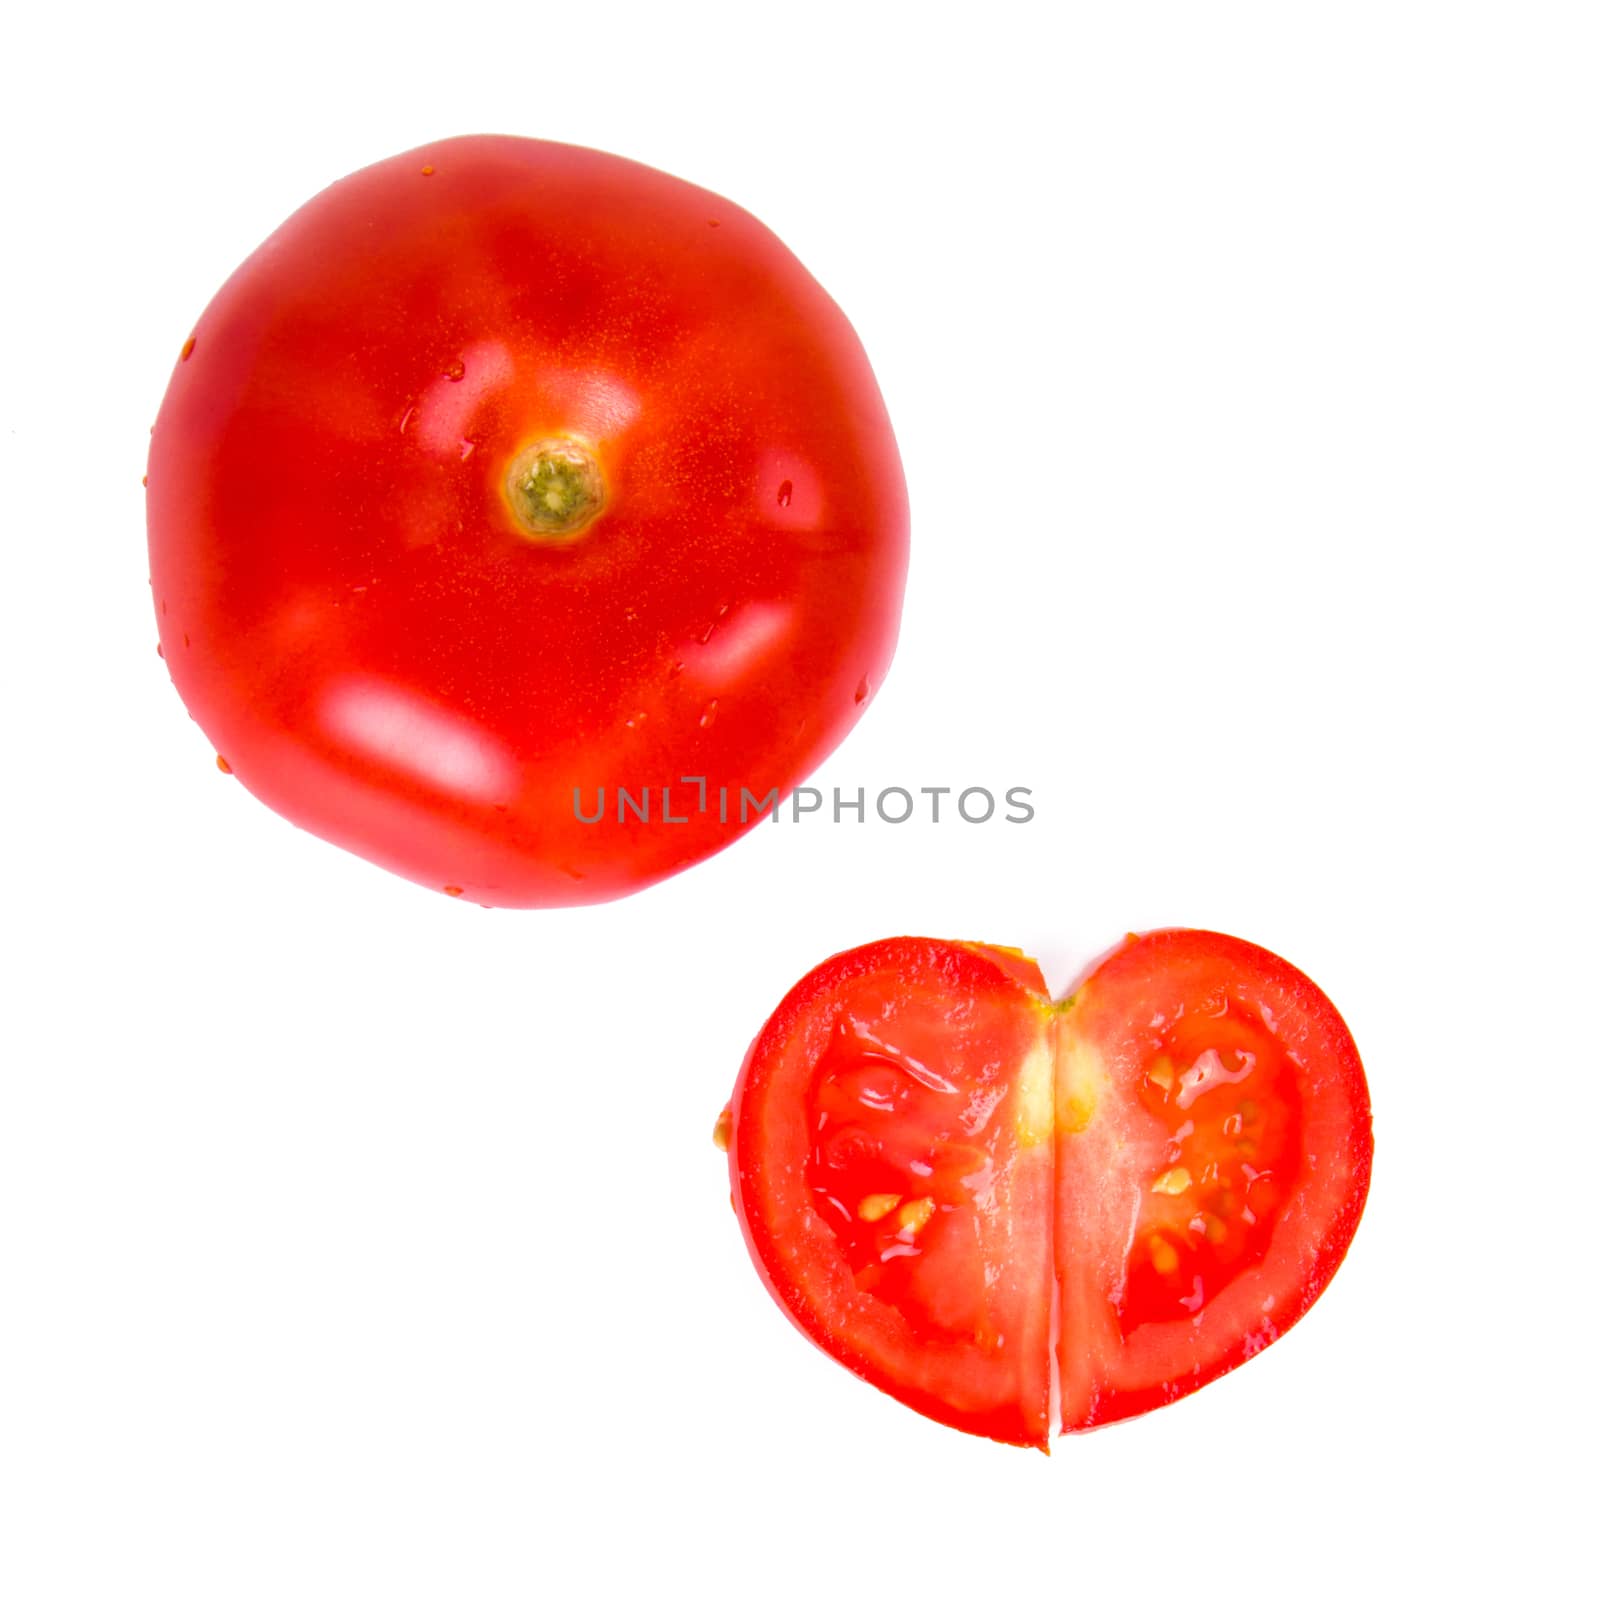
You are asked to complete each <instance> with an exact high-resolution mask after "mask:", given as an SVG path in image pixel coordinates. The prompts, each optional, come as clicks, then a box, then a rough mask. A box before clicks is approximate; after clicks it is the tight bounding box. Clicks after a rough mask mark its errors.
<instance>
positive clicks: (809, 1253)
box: [724, 930, 1372, 1448]
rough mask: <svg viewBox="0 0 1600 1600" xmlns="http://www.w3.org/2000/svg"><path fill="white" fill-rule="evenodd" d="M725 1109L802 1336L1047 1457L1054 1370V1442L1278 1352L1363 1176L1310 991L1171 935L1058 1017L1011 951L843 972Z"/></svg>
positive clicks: (1362, 1127)
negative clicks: (1269, 1348)
mask: <svg viewBox="0 0 1600 1600" xmlns="http://www.w3.org/2000/svg"><path fill="white" fill-rule="evenodd" d="M727 1119H728V1120H727V1122H726V1124H725V1125H724V1134H725V1137H726V1141H727V1143H728V1147H729V1161H730V1169H731V1174H732V1179H733V1197H734V1208H735V1210H736V1211H737V1213H738V1215H739V1219H740V1222H741V1224H742V1226H743V1228H744V1232H745V1237H746V1240H747V1242H748V1243H749V1246H750V1250H751V1253H752V1255H753V1257H754V1259H755V1261H756V1264H757V1266H758V1268H759V1270H760V1271H761V1274H762V1277H763V1279H764V1280H765V1282H766V1283H767V1286H768V1288H769V1289H770V1290H771V1292H772V1294H773V1295H774V1297H775V1298H776V1299H777V1300H778V1302H779V1304H780V1305H782V1306H783V1308H784V1309H785V1310H786V1311H787V1312H788V1313H789V1315H790V1316H791V1318H792V1319H793V1320H794V1321H795V1322H796V1323H797V1324H798V1325H799V1326H800V1327H801V1329H802V1330H803V1331H804V1332H806V1333H807V1334H808V1335H809V1336H810V1337H811V1338H812V1339H814V1340H815V1341H816V1342H817V1343H818V1344H820V1345H821V1346H822V1347H823V1348H824V1349H825V1350H827V1351H828V1352H829V1353H830V1354H831V1355H834V1356H836V1357H837V1358H838V1359H839V1360H840V1361H842V1362H843V1363H844V1364H845V1365H846V1366H848V1367H850V1368H851V1369H852V1370H853V1371H855V1372H856V1373H858V1374H859V1375H860V1376H862V1377H864V1378H866V1379H867V1380H868V1381H870V1382H872V1383H875V1384H877V1385H878V1386H879V1387H880V1388H882V1389H885V1390H887V1391H888V1392H889V1393H890V1394H893V1395H894V1396H895V1397H896V1398H897V1399H900V1400H903V1401H905V1402H906V1403H907V1404H908V1405H911V1406H913V1407H915V1408H916V1409H917V1410H919V1411H922V1412H924V1413H926V1414H927V1415H929V1416H932V1417H936V1418H937V1419H938V1420H940V1421H942V1422H947V1423H950V1424H952V1425H954V1426H956V1427H959V1428H963V1429H966V1430H967V1431H969V1432H973V1433H979V1434H984V1435H987V1436H988V1437H991V1438H995V1439H1001V1440H1004V1441H1006V1442H1008V1443H1014V1444H1031V1445H1037V1446H1039V1447H1041V1448H1043V1447H1044V1446H1045V1444H1046V1441H1047V1438H1048V1434H1049V1430H1050V1425H1051V1421H1052V1419H1051V1417H1050V1415H1049V1397H1050V1393H1051V1387H1052V1379H1054V1381H1055V1384H1056V1388H1057V1392H1058V1394H1059V1414H1058V1416H1057V1418H1056V1419H1055V1420H1056V1421H1057V1422H1058V1424H1059V1426H1060V1428H1061V1430H1062V1431H1063V1432H1071V1431H1075V1430H1078V1429H1083V1428H1092V1427H1096V1426H1099V1425H1100V1424H1102V1423H1106V1422H1112V1421H1116V1420H1118V1419H1120V1418H1124V1417H1129V1416H1133V1415H1136V1414H1137V1413H1139V1412H1143V1411H1148V1410H1151V1409H1153V1408H1155V1407H1157V1406H1161V1405H1165V1404H1167V1403H1168V1402H1170V1401H1172V1400H1175V1399H1177V1398H1179V1397H1180V1396H1181V1395H1183V1394H1187V1393H1188V1392H1190V1391H1191V1390H1193V1389H1195V1388H1198V1387H1199V1386H1200V1385H1201V1384H1203V1383H1207V1382H1209V1381H1210V1380H1211V1379H1212V1378H1215V1377H1218V1376H1220V1375H1221V1374H1222V1373H1224V1372H1226V1371H1228V1370H1229V1369H1230V1368H1232V1367H1235V1366H1237V1365H1238V1364H1239V1363H1240V1362H1242V1361H1244V1360H1246V1359H1247V1358H1248V1357H1250V1356H1252V1355H1254V1354H1256V1353H1257V1351H1259V1350H1261V1349H1264V1348H1265V1347H1266V1345H1268V1344H1269V1343H1271V1342H1272V1341H1273V1340H1275V1339H1276V1338H1278V1336H1279V1335H1280V1334H1282V1333H1283V1332H1284V1331H1285V1330H1286V1329H1287V1328H1289V1327H1290V1326H1291V1325H1292V1324H1293V1323H1294V1322H1296V1321H1297V1320H1298V1319H1299V1318H1300V1317H1301V1316H1302V1315H1303V1314H1304V1312H1305V1311H1306V1309H1307V1308H1308V1307H1309V1306H1310V1305H1311V1303H1312V1301H1314V1300H1315V1299H1316V1297H1317V1296H1318V1295H1319V1294H1320V1293H1321V1292H1322V1290H1323V1288H1324V1287H1325V1286H1326V1284H1327V1282H1328V1280H1329V1278H1331V1276H1332V1275H1333V1272H1334V1269H1335V1268H1336V1267H1337V1266H1338V1264H1339V1262H1340V1261H1341V1260H1342V1259H1343V1256H1344V1253H1345V1250H1346V1249H1347V1247H1348V1245H1349V1242H1350V1238H1351V1236H1352V1234H1353V1233H1354V1231H1355V1226H1356V1223H1357V1221H1358V1220H1359V1218H1360V1215H1361V1209H1362V1205H1363V1203H1364V1201H1365V1198H1366V1192H1367V1182H1368V1175H1369V1172H1370V1168H1371V1160H1372V1131H1371V1110H1370V1103H1369V1100H1368V1097H1367V1088H1366V1079H1365V1076H1364V1074H1363V1072H1362V1068H1361V1062H1360V1058H1359V1057H1358V1055H1357V1054H1356V1049H1355V1045H1354V1043H1353V1042H1352V1040H1351V1038H1350V1034H1349V1031H1348V1030H1347V1029H1346V1027H1345V1025H1344V1023H1343V1021H1342V1020H1341V1019H1340V1017H1339V1014H1338V1013H1337V1012H1336V1011H1335V1010H1334V1008H1333V1006H1332V1004H1331V1003H1330V1002H1329V1001H1328V999H1327V998H1326V996H1324V995H1323V994H1322V992H1321V991H1320V990H1319V989H1317V988H1316V987H1315V985H1313V984H1312V983H1311V982H1310V980H1309V979H1307V978H1306V977H1305V976H1304V975H1303V974H1301V973H1299V972H1297V971H1296V970H1295V969H1294V968H1293V967H1291V966H1289V965H1288V963H1286V962H1284V961H1281V960H1280V959H1279V958H1278V957H1276V956H1274V955H1271V954H1269V953H1268V952H1267V951H1265V950H1262V949H1260V948H1259V947H1258V946H1255V945H1251V944H1246V943H1244V942H1243V941H1242V940H1238V939H1231V938H1228V937H1226V936H1225V935H1222V934H1215V933H1201V932H1194V931H1190V930H1167V931H1163V932H1159V933H1153V934H1149V935H1146V936H1145V937H1143V938H1137V939H1130V940H1129V941H1128V943H1127V944H1125V945H1124V946H1123V947H1121V948H1120V949H1118V950H1117V951H1115V952H1114V953H1113V954H1112V955H1111V956H1109V957H1108V958H1107V959H1106V960H1105V961H1104V962H1102V963H1101V964H1100V966H1099V967H1097V968H1096V970H1095V971H1094V972H1093V973H1091V974H1090V976H1089V977H1088V978H1087V979H1086V980H1085V981H1084V983H1083V984H1082V985H1081V987H1080V988H1079V989H1078V991H1077V992H1076V993H1075V994H1074V995H1073V996H1071V997H1070V998H1069V999H1067V1000H1065V1001H1062V1002H1060V1003H1059V1004H1056V1003H1053V1002H1052V1001H1051V1000H1050V997H1049V995H1048V993H1047V991H1046V990H1045V987H1044V984H1043V982H1042V980H1041V979H1040V977H1039V973H1038V969H1037V968H1036V967H1034V966H1033V965H1032V963H1030V962H1028V961H1027V960H1026V958H1024V957H1020V956H1018V955H1017V954H1016V953H1015V952H1012V951H1006V950H998V949H994V948H990V947H984V946H971V945H958V944H950V943H945V942H943V941H939V940H931V939H894V940H888V941H885V942H883V943H880V944H875V945H867V946H865V947H863V948H862V949H859V950H855V951H851V952H849V953H848V954H846V955H842V956H837V957H835V958H834V959H833V960H832V961H829V962H825V963H824V964H823V965H822V966H821V967H819V968H817V970H816V971H815V972H813V973H812V974H811V975H810V976H809V977H807V978H806V979H804V980H803V981H802V982H801V983H800V985H799V986H798V987H797V988H796V989H795V990H794V991H793V992H792V993H791V994H790V995H789V996H788V998H787V999H785V1000H784V1002H783V1004H782V1005H781V1006H780V1007H779V1008H778V1010H777V1012H776V1013H774V1015H773V1017H772V1019H771V1020H770V1021H769V1022H768V1023H767V1026H766V1027H765V1028H764V1029H763V1030H762V1032H761V1034H760V1036H759V1037H758V1038H757V1040H756V1042H755V1044H754V1045H753V1046H752V1048H751V1051H750V1054H749V1056H748V1057H747V1059H746V1061H745V1065H744V1068H743V1071H742V1072H741V1074H740V1077H739V1082H738V1085H737V1086H736V1088H735V1091H734V1097H733V1100H732V1102H731V1103H730V1106H729V1109H728V1113H727ZM1052 1316H1054V1318H1055V1321H1056V1324H1057V1331H1056V1335H1055V1339H1054V1343H1053V1347H1052V1339H1051V1333H1050V1329H1051V1324H1052Z"/></svg>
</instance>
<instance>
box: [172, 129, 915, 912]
mask: <svg viewBox="0 0 1600 1600" xmlns="http://www.w3.org/2000/svg"><path fill="white" fill-rule="evenodd" d="M148 494H149V531H150V557H151V576H152V585H153V589H154V594H155V601H156V611H157V617H158V623H159V627H160V635H161V646H162V654H163V655H164V657H165V659H166V662H167V666H168V668H169V670H170V672H171V674H172V677H173V681H174V683H175V684H176V686H177V688H178V690H179V692H180V694H181V695H182V697H183V699H184V701H185V703H186V704H187V705H188V707H189V710H190V712H191V714H192V715H193V716H194V718H195V719H196V721H198V722H199V724H200V725H201V727H202V728H203V729H204V730H205V732H206V733H207V735H208V736H209V737H210V739H211V741H212V743H213V744H214V746H215V747H216V750H217V752H218V753H219V755H220V756H221V757H222V758H223V759H224V760H225V761H226V763H227V770H231V771H232V773H233V774H234V775H235V776H236V777H238V779H239V780H240V781H241V782H242V783H244V784H245V785H246V786H247V787H248V788H249V789H250V790H252V791H253V792H254V793H255V794H256V795H257V796H258V797H259V798H261V799H262V800H264V801H265V802H266V803H267V804H268V805H270V806H272V807H273V808H275V809H276V810H278V811H280V812H281V813H283V814H284V815H285V816H287V817H288V818H290V819H291V820H292V821H294V822H296V823H298V824H300V825H301V826H302V827H305V828H307V829H309V830H311V831H312V832H314V833H317V834H320V835H322V836H323V837H325V838H327V839H330V840H332V841H333V842H335V843H337V844H340V845H342V846H344V847H345V848H347V849H350V850H353V851H355V852H357V853H358V854H360V855H363V856H366V857H368V858H369V859H371V860H373V861H376V862H378V863H379V864H381V865H383V866H385V867H388V868H390V869H391V870H393V871H396V872H399V873H402V874H403V875H405V876H407V877H409V878H412V879H415V880H416V881H418V882H420V883H423V884H426V885H429V886H431V887H433V888H435V889H439V890H444V891H445V892H447V893H449V894H452V895H460V896H463V897H464V898H467V899H470V900H475V901H478V902H481V903H483V904H486V905H560V904H570V903H580V902H588V901H595V900H603V899H608V898H611V897H614V896H616V895H620V894H624V893H627V892H629V891H631V890H633V889H636V888H639V887H641V886H643V885H645V884H648V883H651V882H653V881H655V880H657V879H659V878H662V877H664V876H666V875H667V874H669V873H672V872H675V871H677V870H679V869H680V868H682V867H684V866H686V865H688V864H690V863H692V862H694V861H696V860H699V859H701V858H702V857H704V856H706V855H708V854H710V853H711V852H713V851H715V850H717V849H719V848H721V847H722V846H723V845H724V844H726V843H728V842H729V841H730V840H731V839H732V838H734V837H735V836H736V835H737V834H738V833H739V832H740V831H741V829H742V828H743V827H745V826H751V825H753V824H754V822H755V821H756V820H757V819H758V818H759V817H760V815H761V814H762V812H761V809H760V807H759V805H757V804H754V803H752V804H751V805H749V806H735V807H733V808H730V809H729V814H728V815H727V816H726V817H725V816H724V815H722V814H721V809H720V808H719V807H718V806H717V805H716V804H715V799H714V797H715V796H716V794H717V792H718V790H719V789H721V788H724V787H726V788H728V789H729V790H730V792H731V793H732V794H733V795H734V796H736V797H737V796H739V795H740V792H741V790H748V791H749V793H750V795H751V796H752V797H753V801H760V800H761V799H763V798H765V797H766V796H767V795H769V794H770V792H771V791H772V790H774V789H776V790H780V791H784V790H787V789H789V788H791V787H792V786H793V785H794V784H796V783H798V782H799V781H800V780H801V779H802V778H803V777H804V776H805V774H806V773H807V772H808V771H810V769H811V768H812V767H814V766H815V765H816V763H817V762H818V761H820V760H821V759H822V758H823V757H824V756H825V755H826V754H827V753H828V752H829V751H830V750H831V749H832V748H833V747H834V746H835V745H836V744H837V743H838V742H839V740H840V739H841V738H843V736H844V735H845V733H846V732H847V731H848V730H849V728H850V727H851V726H852V725H853V724H854V722H855V720H856V719H857V718H858V717H859V716H860V715H861V713H862V710H863V707H864V705H865V703H866V702H867V701H868V700H869V698H870V697H871V695H872V693H873V691H874V690H875V689H876V687H877V686H878V684H879V683H881V681H882V678H883V675H884V672H885V671H886V669H887V667H888V664H889V659H890V656H891V654H892V652H893V648H894V641H895V634H896V630H897V628H898V623H899V611H900V599H901V592H902V589H903V585H904V576H905V564H906V546H907V513H906V499H905V486H904V480H903V476H902V473H901V469H900V463H899V457H898V454H897V452H896V448H895V443H894V438H893V434H892V432H891V429H890V425H889V420H888V417H887V414H886V412H885V410H884V406H883V402H882V399H881V397H880V395H879V392H878V388H877V385H876V383H875V381H874V378H873V375H872V372H871V369H870V368H869V366H868V364H867V360H866V357H865V355H864V353H863V352H862V349H861V346H860V343H859V341H858V340H857V338H856V336H855V334H854V332H853V331H852V330H851V328H850V325H849V324H848V323H847V322H846V320H845V318H844V316H843V315H842V313H841V312H840V311H839V309H838V308H837V307H836V306H835V305H834V303H833V302H832V301H831V300H830V299H829V298H828V296H827V295H826V294H825V293H824V292H823V290H822V289H821V288H820V287H819V286H818V284H817V283H816V282H815V281H814V280H813V279H812V278H811V277H810V275H809V274H808V273H807V272H806V270H805V269H804V268H803V267H802V266H801V265H800V263H799V262H798V261H797V260H796V259H795V258H794V256H792V255H791V254H790V253H789V251H788V250H787V249H785V247H784V246H783V245H782V244H781V243H780V242H779V241H778V239H776V238H775V237H774V236H773V235H772V234H771V233H770V232H769V231H768V230H767V229H766V228H764V227H763V226H762V225H761V224H760V223H759V222H757V221H756V220H755V219H754V218H753V217H751V216H749V215H748V214H747V213H745V212H744V211H742V210H740V209H739V208H738V207H737V206H734V205H731V204H729V203H728V202H727V201H725V200H722V199H720V198H718V197H717V196H715V195H713V194H710V193H707V192H706V191H705V190H702V189H698V188H695V187H693V186H692V185H690V184H687V183H683V182H680V181H679V180H677V179H675V178H671V177H668V176H666V175H665V174H662V173H659V172H656V171H653V170H651V169H649V168H647V167H643V166H639V165H637V164H635V163H633V162H630V161H624V160H621V159H619V158H617V157H613V156H609V155H603V154H600V153H597V152H595V151H590V150H583V149H577V148H574V147H571V146H565V145H556V144H549V143H544V142H541V141H536V140H530V139H515V138H490V137H482V138H466V139H455V140H449V141H445V142H443V143H440V144H435V145H430V146H427V147H425V148H423V149H420V150H416V151H413V152H411V153H409V154H406V155H402V156H397V157H395V158H393V159H392V160H389V161H384V162H381V163H379V164H378V165H376V166H374V167H370V168H367V169H366V170H364V171H362V172H358V173H356V174H355V175H354V176H352V177H349V178H346V179H344V180H343V181H342V182H340V183H337V184H335V185H333V187H332V188H330V189H328V190H326V191H325V192H324V193H322V194H321V195H319V196H317V197H316V198H315V199H314V200H312V201H311V202H310V203H309V204H308V205H306V206H305V207H303V208H302V209H301V210H300V211H298V212H297V213H296V214H295V215H294V216H293V217H291V218H290V219H289V221H288V222H286V223H285V224H284V225H283V226H282V227H281V228H280V229H279V230H278V231H277V232H276V233H275V234H274V235H273V236H272V237H271V238H270V239H269V240H268V241H267V242H266V243H265V244H264V245H263V246H262V247H261V249H260V250H258V251H257V252H256V253H255V255H253V256H252V257H251V258H250V259H249V260H248V261H247V262H245V264H244V265H243V266H242V267H241V268H240V269H239V270H238V271H237V272H236V273H235V274H234V276H233V277H232V278H231V279H230V280H229V281H228V283H227V284H226V285H225V286H224V287H223V289H222V290H221V291H220V293H219V294H218V295H217V297H216V298H215V300H213V301H212V303H211V305H210V306H209V307H208V308H207V310H206V311H205V313H204V315H203V316H202V317H201V319H200V321H199V323H198V325H197V326H196V328H195V330H194V335H193V337H192V338H191V339H190V340H189V341H188V342H187V343H186V344H185V345H184V347H183V351H182V354H181V357H180V359H179V361H178V363H177V366H176V368H175V370H174V373H173V377H172V381H171V384H170V387H169V388H168V391H167V395H166V398H165V400H164V402H163V404H162V408H161V413H160V416H159V418H158V420H157V423H156V426H155V429H154V434H153V437H152V441H151V449H150V469H149V478H148ZM689 779H703V780H705V781H704V784H703V785H701V786H700V787H699V788H698V789H697V788H696V787H694V786H692V785H691V786H689V787H684V785H685V783H686V781H687V780H689ZM664 790H665V791H668V792H666V793H665V794H664V793H663V791H664ZM708 792H709V794H710V795H711V796H713V803H712V804H711V805H706V804H704V796H705V795H706V794H707V793H708ZM697 797H698V798H699V801H700V803H698V804H697V803H696V801H697Z"/></svg>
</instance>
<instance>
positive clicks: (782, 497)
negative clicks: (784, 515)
mask: <svg viewBox="0 0 1600 1600" xmlns="http://www.w3.org/2000/svg"><path fill="white" fill-rule="evenodd" d="M792 499H794V480H793V479H792V478H785V479H784V480H783V482H782V483H780V484H779V485H778V504H779V505H780V506H786V505H788V503H789V502H790V501H791V500H792Z"/></svg>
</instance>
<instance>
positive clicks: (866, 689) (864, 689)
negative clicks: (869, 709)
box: [856, 678, 872, 705]
mask: <svg viewBox="0 0 1600 1600" xmlns="http://www.w3.org/2000/svg"><path fill="white" fill-rule="evenodd" d="M871 693H872V685H871V684H870V683H868V682H867V680H866V679H865V678H863V679H862V680H861V682H860V683H858V684H857V685H856V704H857V705H860V704H861V702H862V701H863V700H865V699H866V698H867V696H868V695H869V694H871Z"/></svg>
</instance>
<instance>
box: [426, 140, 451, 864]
mask: <svg viewBox="0 0 1600 1600" xmlns="http://www.w3.org/2000/svg"><path fill="white" fill-rule="evenodd" d="M422 176H423V177H424V178H431V177H432V176H433V168H432V167H424V168H423V169H422ZM449 892H450V891H449V890H448V889H447V890H446V891H445V893H446V894H448V893H449Z"/></svg>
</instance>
